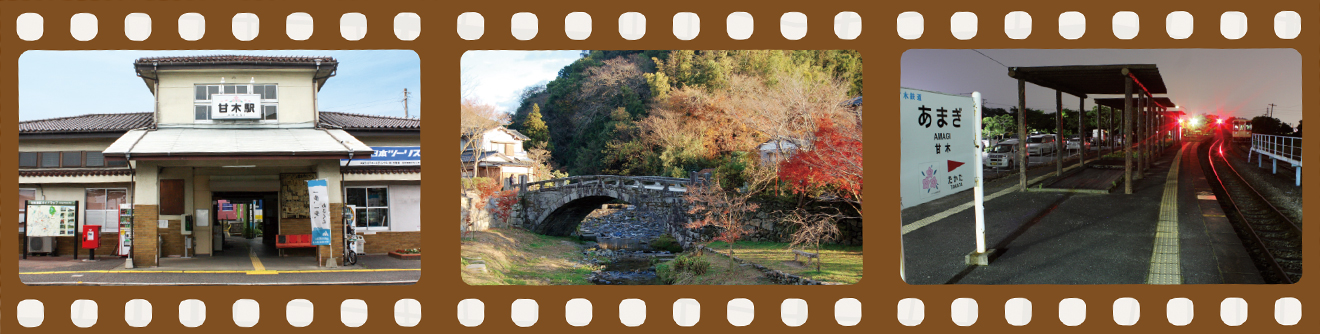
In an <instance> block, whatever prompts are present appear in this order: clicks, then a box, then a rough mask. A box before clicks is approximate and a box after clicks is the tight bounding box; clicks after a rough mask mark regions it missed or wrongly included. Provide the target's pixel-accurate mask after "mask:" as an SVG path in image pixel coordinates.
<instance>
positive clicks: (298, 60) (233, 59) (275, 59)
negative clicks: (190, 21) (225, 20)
mask: <svg viewBox="0 0 1320 334" xmlns="http://www.w3.org/2000/svg"><path fill="white" fill-rule="evenodd" d="M317 59H320V60H321V63H322V64H330V63H335V58H333V57H308V56H249V55H213V56H172V57H145V58H138V60H137V64H140V65H151V63H152V62H156V63H159V64H184V63H207V64H261V63H265V64H313V65H315V64H316V60H317Z"/></svg>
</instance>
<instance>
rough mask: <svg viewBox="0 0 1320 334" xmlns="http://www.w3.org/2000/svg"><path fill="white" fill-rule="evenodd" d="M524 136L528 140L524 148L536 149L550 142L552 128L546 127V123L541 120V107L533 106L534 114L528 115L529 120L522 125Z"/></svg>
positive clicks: (525, 120)
mask: <svg viewBox="0 0 1320 334" xmlns="http://www.w3.org/2000/svg"><path fill="white" fill-rule="evenodd" d="M522 128H523V134H525V135H527V137H528V138H530V139H528V140H527V142H526V143H524V146H526V147H536V146H537V145H538V144H541V143H547V144H548V143H549V142H550V128H548V127H546V125H545V121H543V120H541V106H540V105H538V104H535V103H533V104H532V113H530V114H527V118H526V119H524V120H523V123H522Z"/></svg>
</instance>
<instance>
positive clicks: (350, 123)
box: [321, 111, 422, 131]
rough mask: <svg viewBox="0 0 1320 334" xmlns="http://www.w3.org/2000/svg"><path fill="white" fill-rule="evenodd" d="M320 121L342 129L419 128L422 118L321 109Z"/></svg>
mask: <svg viewBox="0 0 1320 334" xmlns="http://www.w3.org/2000/svg"><path fill="white" fill-rule="evenodd" d="M321 123H324V124H329V125H333V126H337V127H340V128H343V129H344V130H419V131H420V130H421V129H422V120H420V119H415V118H402V117H389V116H376V115H363V114H350V113H343V112H334V111H322V112H321Z"/></svg>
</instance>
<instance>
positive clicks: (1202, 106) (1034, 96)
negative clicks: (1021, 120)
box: [901, 49, 1302, 126]
mask: <svg viewBox="0 0 1320 334" xmlns="http://www.w3.org/2000/svg"><path fill="white" fill-rule="evenodd" d="M980 51H981V52H983V53H985V55H986V56H989V58H987V57H986V56H982V55H981V54H978V53H976V51H973V50H970V49H962V50H909V51H907V52H906V53H904V54H903V59H902V68H901V70H902V79H901V86H903V87H907V88H915V89H922V90H930V91H936V92H944V93H950V94H960V93H970V92H972V91H980V92H981V96H982V97H983V98H985V99H986V104H987V106H986V107H987V108H1004V109H1009V108H1010V107H1012V106H1016V105H1017V104H1018V99H1017V80H1016V79H1013V78H1010V77H1009V76H1008V69H1007V68H1006V67H1005V66H1021V67H1028V66H1058V65H1104V64H1155V65H1156V66H1158V67H1159V70H1160V75H1161V76H1162V77H1163V78H1164V84H1165V86H1167V87H1168V89H1169V93H1168V94H1167V95H1163V96H1165V97H1168V98H1170V99H1172V100H1173V102H1174V103H1176V104H1178V105H1179V106H1180V107H1182V110H1183V111H1185V112H1187V113H1188V114H1220V115H1224V116H1236V117H1246V118H1251V117H1255V116H1259V115H1263V114H1264V112H1265V108H1267V107H1268V105H1269V104H1271V103H1273V104H1275V105H1276V106H1275V107H1274V116H1275V117H1277V118H1279V119H1280V120H1283V121H1284V122H1287V123H1289V124H1292V125H1294V126H1296V125H1297V121H1298V120H1299V119H1301V118H1302V74H1301V70H1302V63H1301V60H1302V57H1301V55H1300V54H1298V53H1297V52H1295V51H1293V50H1291V49H1169V50H1119V49H1090V50H1030V49H1002V50H998V49H983V50H980ZM990 58H993V59H994V60H991V59H990ZM995 60H998V61H999V62H1002V63H1004V65H1000V64H998V63H996V62H995ZM1026 95H1027V108H1031V109H1040V110H1044V111H1045V112H1046V113H1053V112H1054V110H1055V108H1056V107H1055V101H1054V91H1053V90H1051V89H1047V88H1043V87H1040V86H1036V85H1033V84H1031V83H1027V92H1026ZM1157 96H1158V95H1157ZM1090 97H1092V98H1095V97H1122V95H1092V96H1090ZM1063 105H1064V108H1068V109H1076V108H1077V97H1074V96H1072V95H1069V94H1067V93H1064V94H1063ZM1093 105H1094V104H1093V103H1092V101H1090V100H1089V99H1088V101H1087V102H1086V108H1087V109H1090V108H1091V106H1093Z"/></svg>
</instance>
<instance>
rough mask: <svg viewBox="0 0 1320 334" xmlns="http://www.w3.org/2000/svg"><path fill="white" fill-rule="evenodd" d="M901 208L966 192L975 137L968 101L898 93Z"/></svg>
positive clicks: (972, 176)
mask: <svg viewBox="0 0 1320 334" xmlns="http://www.w3.org/2000/svg"><path fill="white" fill-rule="evenodd" d="M899 98H900V102H899V108H900V112H899V114H900V116H899V126H898V128H899V129H900V131H901V137H902V139H901V145H899V147H900V149H901V150H902V152H901V153H900V156H901V157H902V159H901V162H900V163H901V164H902V165H901V166H900V168H899V170H900V173H902V175H901V176H900V177H899V179H900V180H902V181H901V182H900V186H901V187H902V191H901V192H900V194H901V195H902V196H903V199H902V202H903V208H904V209H906V208H909V207H912V206H916V205H919V204H922V203H926V202H930V201H933V200H935V199H938V198H941V197H944V196H948V195H952V194H955V193H958V192H960V191H963V190H967V189H972V187H973V186H975V184H976V180H975V177H976V170H975V169H976V168H980V167H978V166H974V165H973V164H974V161H973V159H975V157H976V156H975V155H976V154H979V152H980V151H979V150H977V149H976V143H977V138H973V136H975V134H973V133H972V132H973V130H975V129H974V128H973V127H974V125H973V124H976V122H975V119H973V118H974V117H976V109H975V107H976V105H975V102H974V101H973V100H972V97H970V96H961V95H951V94H944V93H938V92H930V91H923V90H916V89H910V88H899Z"/></svg>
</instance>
